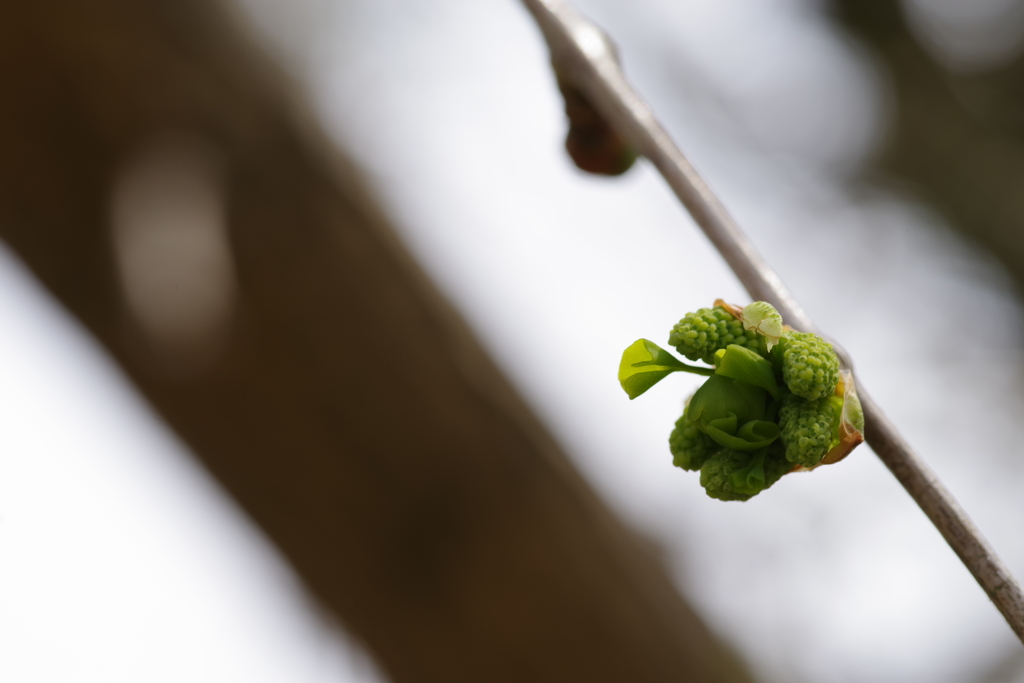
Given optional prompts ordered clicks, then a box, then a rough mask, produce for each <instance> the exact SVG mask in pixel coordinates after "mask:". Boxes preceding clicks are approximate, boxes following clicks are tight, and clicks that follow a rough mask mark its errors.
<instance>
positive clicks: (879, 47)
mask: <svg viewBox="0 0 1024 683" xmlns="http://www.w3.org/2000/svg"><path fill="white" fill-rule="evenodd" d="M832 5H833V7H834V9H835V16H836V18H837V19H838V20H839V22H840V23H841V24H842V25H843V26H844V27H846V28H847V29H849V30H850V31H852V33H853V34H854V36H856V37H857V38H859V39H861V40H863V41H864V42H865V43H866V44H867V45H868V46H869V47H870V48H871V49H872V51H873V52H874V54H875V56H877V57H878V58H879V59H880V61H881V64H882V66H883V68H885V69H886V70H887V71H888V74H886V75H887V76H888V77H890V78H891V84H892V86H893V89H892V92H893V94H894V96H895V101H894V103H893V104H894V105H895V106H894V120H893V121H892V122H891V124H890V128H889V130H888V131H887V135H886V137H885V140H884V141H883V145H882V150H881V155H880V158H879V159H878V160H877V163H876V165H877V168H878V169H880V170H882V171H884V172H886V173H887V174H888V175H889V176H891V177H895V178H897V179H900V180H902V181H905V182H906V183H907V184H909V185H910V186H911V187H912V188H914V189H915V190H917V191H919V192H920V193H921V194H922V195H923V196H924V198H926V199H927V200H929V201H930V202H932V203H933V204H934V205H935V206H936V207H938V208H939V209H940V210H942V211H943V212H944V213H945V214H946V215H947V217H948V218H949V219H950V222H951V223H952V226H953V227H954V228H956V229H958V230H960V231H962V232H964V233H966V234H967V235H968V236H970V237H971V238H972V239H974V240H977V241H978V242H979V243H981V244H982V245H984V246H986V247H988V248H989V249H990V250H991V252H992V253H993V254H994V255H995V256H996V257H997V258H999V259H1000V260H1001V261H1002V262H1003V263H1004V264H1005V265H1006V266H1007V267H1008V268H1009V270H1010V272H1011V273H1012V274H1013V276H1014V278H1015V279H1016V281H1017V284H1018V286H1020V285H1024V192H1022V191H1021V188H1022V187H1024V116H1022V114H1024V56H1022V57H1017V58H1016V59H1014V60H1012V61H1010V62H1009V63H1006V64H1003V65H1000V66H997V67H994V68H991V69H988V70H986V71H984V72H980V73H969V74H968V73H952V72H950V71H949V70H948V69H946V68H945V67H943V66H942V65H941V64H940V63H939V62H937V61H936V60H935V59H934V58H933V57H932V56H931V55H930V54H929V53H928V51H927V50H925V49H924V48H923V47H922V46H921V45H920V43H919V42H918V40H917V39H916V37H915V36H914V34H913V32H912V31H911V30H910V27H909V25H908V23H907V20H906V17H905V16H904V13H903V11H902V8H901V6H900V3H899V1H898V0H832Z"/></svg>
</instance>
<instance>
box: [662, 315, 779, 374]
mask: <svg viewBox="0 0 1024 683" xmlns="http://www.w3.org/2000/svg"><path fill="white" fill-rule="evenodd" d="M668 343H669V345H670V346H674V347H675V349H676V351H678V352H679V353H681V354H683V355H684V356H686V357H687V358H689V359H690V360H701V361H704V362H705V363H708V364H712V363H714V362H715V361H714V359H715V352H716V351H718V350H719V349H724V348H726V347H728V346H729V344H736V345H738V346H745V347H747V348H749V349H753V350H754V351H757V350H759V346H760V343H759V341H758V335H757V333H756V332H753V331H750V330H747V329H744V327H743V323H742V322H741V321H739V320H737V319H736V318H735V317H734V316H733V315H732V313H730V312H729V311H727V310H725V309H724V308H722V307H721V306H715V307H714V308H702V309H700V310H698V311H697V312H696V313H687V314H686V315H685V316H683V319H682V320H680V321H679V322H678V323H676V324H675V326H674V327H673V328H672V332H671V333H670V334H669V337H668Z"/></svg>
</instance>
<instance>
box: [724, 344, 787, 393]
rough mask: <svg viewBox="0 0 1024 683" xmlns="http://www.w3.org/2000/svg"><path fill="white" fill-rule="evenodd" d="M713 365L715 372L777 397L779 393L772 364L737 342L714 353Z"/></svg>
mask: <svg viewBox="0 0 1024 683" xmlns="http://www.w3.org/2000/svg"><path fill="white" fill-rule="evenodd" d="M715 365H716V366H717V369H716V370H715V373H716V374H719V375H723V376H724V377H728V378H730V379H738V380H740V381H741V382H746V383H747V384H752V385H754V386H755V387H761V388H762V389H764V390H765V391H767V392H768V393H769V394H771V395H772V396H773V397H776V398H777V397H778V395H779V384H778V382H776V381H775V373H774V372H773V371H772V364H771V363H769V362H768V361H766V360H765V359H764V358H762V357H761V354H759V353H757V352H756V351H752V350H750V349H748V348H746V347H744V346H739V345H737V344H729V346H728V347H726V348H725V349H723V350H722V351H719V352H718V353H717V354H715Z"/></svg>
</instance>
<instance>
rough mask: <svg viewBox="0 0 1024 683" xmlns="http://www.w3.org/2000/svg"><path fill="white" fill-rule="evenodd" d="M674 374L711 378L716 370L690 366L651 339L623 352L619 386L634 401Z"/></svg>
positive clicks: (637, 343) (620, 363)
mask: <svg viewBox="0 0 1024 683" xmlns="http://www.w3.org/2000/svg"><path fill="white" fill-rule="evenodd" d="M673 372H690V373H694V374H697V375H711V374H713V373H714V370H712V369H711V368H699V367H696V366H693V365H687V364H686V363H683V362H682V361H680V360H679V359H677V358H676V357H675V356H673V355H672V354H671V353H669V352H668V351H666V350H665V349H663V348H661V347H660V346H658V345H657V344H655V343H654V342H652V341H650V340H649V339H637V340H636V341H635V342H633V343H632V344H630V346H629V348H627V349H626V350H625V351H623V352H622V360H621V361H620V362H619V384H621V385H622V389H623V390H624V391H625V392H626V394H628V395H629V398H630V400H632V399H634V398H636V397H637V396H639V395H640V394H642V393H644V392H645V391H647V390H648V389H650V388H651V387H653V386H654V385H655V384H657V383H658V382H660V381H661V380H663V379H665V378H666V377H668V376H669V375H670V374H672V373H673Z"/></svg>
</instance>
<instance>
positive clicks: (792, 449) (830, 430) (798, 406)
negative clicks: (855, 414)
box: [779, 394, 843, 467]
mask: <svg viewBox="0 0 1024 683" xmlns="http://www.w3.org/2000/svg"><path fill="white" fill-rule="evenodd" d="M836 401H838V406H837V405H836ZM842 407H843V402H842V399H837V398H836V397H834V396H826V397H825V398H819V399H817V400H814V401H807V400H804V399H802V398H800V397H799V396H797V395H796V394H790V395H789V396H787V397H786V398H785V399H783V401H782V407H781V408H780V409H779V427H780V428H781V429H782V443H783V444H785V446H786V460H788V461H790V462H792V463H795V464H797V465H803V466H804V467H812V466H814V465H817V464H818V463H819V462H821V459H822V458H824V457H825V454H826V453H828V452H829V449H830V448H831V444H832V441H833V440H834V439H835V434H836V432H837V431H838V428H839V413H838V411H837V408H838V410H842Z"/></svg>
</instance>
